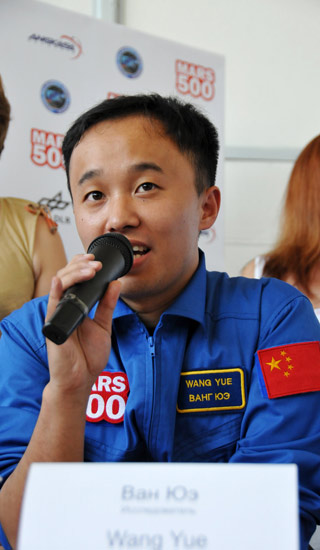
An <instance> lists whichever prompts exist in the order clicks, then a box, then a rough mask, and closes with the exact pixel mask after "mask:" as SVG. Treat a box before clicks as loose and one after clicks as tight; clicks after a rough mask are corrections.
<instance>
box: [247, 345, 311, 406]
mask: <svg viewBox="0 0 320 550" xmlns="http://www.w3.org/2000/svg"><path fill="white" fill-rule="evenodd" d="M258 357H259V361H260V366H261V370H262V374H263V378H264V383H265V387H266V390H267V395H268V397H269V398H270V399H272V398H274V397H282V396H284V395H292V394H295V393H306V392H311V391H319V390H320V345H319V342H301V343H299V344H288V345H287V346H279V347H277V348H268V349H261V350H258Z"/></svg>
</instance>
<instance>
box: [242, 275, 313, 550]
mask: <svg viewBox="0 0 320 550" xmlns="http://www.w3.org/2000/svg"><path fill="white" fill-rule="evenodd" d="M271 287H272V285H271ZM273 291H274V287H273ZM279 298H280V296H278V297H277V296H274V295H271V292H270V288H269V287H268V285H266V288H265V291H264V295H263V296H262V300H261V323H260V335H259V340H258V345H257V351H258V350H265V349H269V348H273V347H274V348H278V347H282V346H286V345H289V344H296V343H300V342H311V341H314V342H316V344H315V345H316V346H317V345H319V339H320V325H319V322H318V320H317V318H316V316H315V314H314V311H313V308H312V306H311V304H310V302H309V300H308V299H307V298H305V297H304V296H303V295H301V294H300V293H299V294H298V293H297V294H294V295H293V296H292V297H291V298H290V299H289V300H288V299H286V301H285V303H284V300H283V297H281V298H280V299H279ZM281 301H282V302H281ZM279 303H280V307H279V305H278V306H277V307H276V309H275V310H273V304H279ZM318 353H319V355H320V351H318ZM318 364H319V360H318V362H317V365H316V364H314V365H312V366H311V367H312V368H313V369H314V370H315V369H317V368H319V367H318ZM299 368H300V369H304V370H308V372H309V369H310V365H309V364H308V365H307V363H306V362H301V364H300V365H299ZM270 370H271V366H270ZM306 376H309V375H306ZM263 381H264V377H263V375H262V369H261V364H260V361H259V356H258V353H255V356H254V362H253V368H252V373H251V380H250V381H249V384H248V387H249V390H248V396H247V408H246V411H245V414H244V417H243V422H242V427H241V438H240V440H239V442H238V445H237V449H236V452H235V454H234V455H233V457H232V458H231V462H246V463H248V462H252V463H295V464H297V465H298V471H299V508H300V531H301V532H300V537H301V550H302V549H303V550H304V549H307V548H308V542H309V540H310V537H311V536H312V533H313V532H314V530H315V527H316V523H317V522H318V523H320V394H319V391H308V392H305V391H304V390H303V391H301V393H296V394H288V395H284V396H282V397H276V398H270V397H268V395H266V392H265V391H264V384H263ZM308 386H309V387H310V384H308ZM318 389H319V387H318V386H317V385H316V384H315V385H314V390H318ZM298 391H299V390H298Z"/></svg>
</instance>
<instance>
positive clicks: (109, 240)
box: [42, 233, 133, 344]
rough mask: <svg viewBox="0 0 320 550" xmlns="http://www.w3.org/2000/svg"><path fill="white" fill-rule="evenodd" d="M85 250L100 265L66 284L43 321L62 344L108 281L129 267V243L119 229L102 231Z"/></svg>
mask: <svg viewBox="0 0 320 550" xmlns="http://www.w3.org/2000/svg"><path fill="white" fill-rule="evenodd" d="M88 253H91V254H93V255H94V256H95V259H96V260H99V261H100V262H101V263H102V269H101V270H100V271H98V272H97V273H96V274H95V276H94V277H93V279H90V280H88V281H84V282H82V283H77V284H75V285H73V286H71V287H70V288H68V289H67V290H66V291H65V293H64V295H63V296H62V298H61V300H60V301H59V303H58V305H57V307H56V310H55V312H54V314H53V315H52V316H51V317H50V319H48V321H47V322H46V323H45V324H44V326H43V328H42V332H43V334H44V335H45V336H46V337H47V338H48V339H49V340H51V341H52V342H54V343H55V344H63V342H65V341H66V340H67V338H68V337H69V336H70V334H72V332H73V331H74V330H75V329H76V328H77V327H78V326H79V325H80V323H82V321H83V320H84V319H85V317H86V316H87V315H88V313H89V311H90V309H91V308H92V307H93V306H94V304H95V303H96V302H97V301H98V300H100V298H101V297H102V296H103V295H104V293H105V291H106V290H107V287H108V284H109V283H110V282H111V281H113V280H115V279H118V278H120V277H123V276H124V275H126V273H128V271H129V270H130V269H131V267H132V263H133V250H132V246H131V244H130V242H129V240H128V239H127V238H126V237H124V235H121V234H120V233H106V234H105V235H101V236H100V237H97V238H96V239H94V240H93V241H92V243H91V244H90V245H89V247H88Z"/></svg>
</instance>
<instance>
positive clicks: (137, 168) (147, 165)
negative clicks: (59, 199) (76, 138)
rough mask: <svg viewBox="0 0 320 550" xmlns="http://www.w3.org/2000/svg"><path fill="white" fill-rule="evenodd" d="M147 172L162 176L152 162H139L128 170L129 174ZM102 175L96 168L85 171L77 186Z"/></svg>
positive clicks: (158, 167) (157, 166) (160, 169)
mask: <svg viewBox="0 0 320 550" xmlns="http://www.w3.org/2000/svg"><path fill="white" fill-rule="evenodd" d="M147 170H154V171H155V172H159V173H161V174H163V170H162V168H161V167H160V166H159V165H158V164H156V163H154V162H139V163H137V164H133V165H132V166H130V168H129V172H133V173H137V172H146V171H147ZM102 174H103V170H101V169H100V168H97V169H94V170H87V172H85V173H84V174H82V176H81V178H80V179H79V181H78V184H79V185H81V184H82V183H84V182H86V181H88V180H91V179H93V178H96V177H100V176H102Z"/></svg>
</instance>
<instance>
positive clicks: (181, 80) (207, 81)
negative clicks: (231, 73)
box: [176, 59, 216, 101]
mask: <svg viewBox="0 0 320 550" xmlns="http://www.w3.org/2000/svg"><path fill="white" fill-rule="evenodd" d="M215 81H216V75H215V72H214V70H213V69H211V67H204V66H203V65H196V64H195V63H190V62H189V61H182V60H181V59H177V60H176V89H177V91H178V92H179V93H180V94H183V95H190V96H191V97H194V98H198V97H202V99H205V100H206V101H210V100H211V99H213V98H214V95H215Z"/></svg>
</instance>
